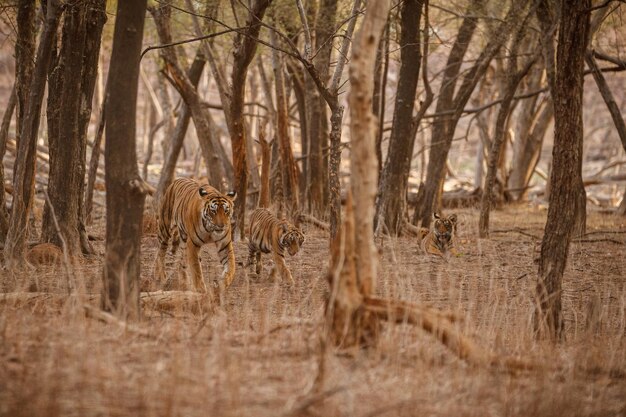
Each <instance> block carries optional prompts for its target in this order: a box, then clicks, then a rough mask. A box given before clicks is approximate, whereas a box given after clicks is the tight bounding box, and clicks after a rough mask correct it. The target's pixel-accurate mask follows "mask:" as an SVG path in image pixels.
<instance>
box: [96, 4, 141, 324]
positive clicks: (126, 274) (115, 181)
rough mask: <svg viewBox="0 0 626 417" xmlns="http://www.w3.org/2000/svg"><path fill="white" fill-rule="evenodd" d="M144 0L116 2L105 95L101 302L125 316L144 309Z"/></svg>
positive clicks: (130, 316) (136, 313)
mask: <svg viewBox="0 0 626 417" xmlns="http://www.w3.org/2000/svg"><path fill="white" fill-rule="evenodd" d="M146 3H147V0H137V1H133V2H126V1H121V2H118V4H117V14H116V21H115V30H114V34H113V51H112V53H111V64H110V67H109V80H108V89H107V98H106V100H107V103H108V109H107V122H106V135H107V137H106V146H105V152H104V162H105V168H106V177H105V181H106V188H107V193H106V206H107V225H106V256H105V261H104V270H103V274H102V278H103V288H102V291H103V296H102V308H103V309H104V310H108V311H112V312H113V313H114V314H115V315H117V316H119V317H122V318H138V317H139V314H140V309H139V283H140V279H139V277H140V273H141V264H140V260H141V231H142V230H141V229H142V228H141V225H142V222H143V205H144V200H145V187H144V186H143V180H142V179H141V177H140V176H139V169H138V167H137V155H136V150H135V147H136V144H135V134H136V120H135V118H136V108H137V89H138V81H139V64H140V62H139V56H140V53H141V43H142V40H143V26H144V21H145V13H146Z"/></svg>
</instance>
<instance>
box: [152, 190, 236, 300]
mask: <svg viewBox="0 0 626 417" xmlns="http://www.w3.org/2000/svg"><path fill="white" fill-rule="evenodd" d="M236 198H237V194H236V193H235V192H229V193H226V194H222V193H220V192H219V191H218V190H216V189H215V188H213V187H211V186H210V185H208V184H201V183H199V182H197V181H195V180H193V179H190V178H179V179H177V180H175V181H174V182H173V183H172V184H171V185H170V186H169V187H168V188H167V190H166V192H165V194H164V196H163V198H162V201H161V205H160V208H159V213H158V233H157V236H158V239H159V250H158V254H157V258H156V265H155V276H156V278H157V279H158V280H159V281H160V282H162V283H163V282H165V254H166V252H167V249H168V246H169V242H170V239H171V240H172V254H176V251H177V250H178V246H179V244H180V241H181V240H182V242H183V248H182V250H181V251H180V254H179V259H178V265H177V269H178V276H179V279H181V280H182V282H186V279H187V273H186V269H187V266H189V267H191V276H192V281H193V284H194V287H195V289H196V291H198V292H203V293H206V292H208V290H207V286H206V285H205V283H204V279H203V277H202V268H201V267H200V259H199V257H198V255H199V251H200V248H201V247H202V246H203V245H205V244H207V243H209V242H213V243H215V246H216V247H217V253H218V256H219V258H220V262H221V264H222V266H223V267H224V270H223V272H222V279H223V280H224V289H226V288H228V287H229V286H230V284H231V283H232V281H233V278H234V276H235V252H234V250H233V243H232V236H231V215H232V213H233V206H234V201H235V199H236ZM185 255H186V260H185V259H184V258H185Z"/></svg>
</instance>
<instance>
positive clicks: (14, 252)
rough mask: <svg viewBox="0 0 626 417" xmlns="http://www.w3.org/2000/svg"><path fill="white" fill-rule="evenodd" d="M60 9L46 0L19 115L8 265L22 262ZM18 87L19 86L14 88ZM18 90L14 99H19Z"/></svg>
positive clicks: (6, 252) (6, 249) (6, 250)
mask: <svg viewBox="0 0 626 417" xmlns="http://www.w3.org/2000/svg"><path fill="white" fill-rule="evenodd" d="M61 14H62V9H61V6H60V4H59V2H58V0H50V1H49V2H48V7H47V13H46V21H45V24H44V30H43V33H42V35H41V39H40V40H39V46H38V48H37V59H36V61H35V69H34V72H33V76H32V80H31V83H30V88H29V89H28V92H29V96H28V100H27V105H26V109H25V112H24V118H23V119H22V125H21V129H22V130H21V132H20V141H19V144H18V147H17V157H16V160H15V177H14V178H13V189H14V191H13V206H12V210H11V217H10V220H9V230H8V232H7V238H6V244H5V247H4V259H5V262H6V264H7V266H8V268H9V269H15V268H17V267H19V266H20V265H23V262H24V253H25V249H26V231H27V227H28V217H29V214H30V210H31V207H32V202H33V199H34V191H35V159H36V154H37V133H38V131H39V120H40V114H41V105H42V100H43V95H44V91H45V87H46V73H47V71H48V68H49V66H50V60H51V58H52V50H53V44H54V41H55V39H56V31H57V26H58V24H59V20H60V18H61ZM18 91H19V90H18ZM19 100H20V99H19V92H18V103H19Z"/></svg>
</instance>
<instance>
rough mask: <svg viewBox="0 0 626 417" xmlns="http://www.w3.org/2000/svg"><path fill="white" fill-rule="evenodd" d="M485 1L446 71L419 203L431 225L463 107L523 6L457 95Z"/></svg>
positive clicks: (501, 27)
mask: <svg viewBox="0 0 626 417" xmlns="http://www.w3.org/2000/svg"><path fill="white" fill-rule="evenodd" d="M481 4H482V0H477V1H475V2H472V3H471V4H470V5H469V6H468V7H469V8H468V12H467V13H466V17H465V18H464V19H463V23H462V24H461V28H460V29H459V34H458V36H457V39H456V41H455V42H454V45H453V46H452V49H451V51H450V55H449V56H448V62H447V65H446V69H445V71H444V76H443V80H442V88H441V91H440V94H439V99H438V100H437V107H436V109H437V110H436V113H439V114H441V116H438V117H437V118H435V120H434V122H433V130H432V138H431V148H430V153H429V162H428V171H427V174H426V183H425V186H424V198H423V200H422V203H421V206H420V207H418V210H419V214H420V216H419V217H420V219H421V222H422V226H423V227H428V226H429V225H430V221H431V219H432V213H433V211H435V210H437V209H438V208H439V207H440V205H441V203H440V199H441V193H442V191H443V182H444V180H445V173H446V169H445V167H446V161H447V158H448V153H449V151H450V147H451V146H452V140H453V138H454V131H455V129H456V126H457V123H458V121H459V119H460V117H461V114H462V112H463V108H464V107H465V104H467V101H468V100H469V98H470V96H471V94H472V91H473V90H474V88H475V86H476V84H477V83H478V81H479V80H480V78H481V77H482V75H483V74H484V73H485V71H486V70H487V68H488V67H489V63H490V62H491V60H492V59H493V57H494V56H495V55H496V54H497V53H498V51H499V50H500V48H501V47H502V45H503V43H504V42H505V41H506V39H508V35H509V33H510V32H511V30H512V29H513V27H514V26H515V25H516V23H517V20H518V19H519V11H520V10H521V7H522V6H523V5H519V4H517V3H513V4H512V5H511V8H510V9H509V11H508V12H507V15H506V17H505V18H504V20H503V21H502V22H501V23H500V24H498V26H497V27H496V28H494V29H493V31H492V33H491V35H490V38H489V41H488V43H487V45H486V46H485V47H484V49H483V50H482V52H481V53H480V55H479V56H478V58H477V59H476V63H475V64H474V65H473V66H472V67H471V68H469V69H468V70H467V72H466V74H465V76H464V77H463V82H462V84H461V86H460V87H459V89H458V92H457V94H456V95H454V91H455V88H456V79H457V78H458V76H459V72H460V68H461V63H462V60H463V57H464V55H465V52H466V50H467V47H468V44H469V41H470V40H471V38H472V35H473V33H474V30H475V28H476V24H477V18H476V8H477V7H480V6H481Z"/></svg>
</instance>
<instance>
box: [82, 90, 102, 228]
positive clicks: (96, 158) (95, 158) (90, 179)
mask: <svg viewBox="0 0 626 417" xmlns="http://www.w3.org/2000/svg"><path fill="white" fill-rule="evenodd" d="M107 85H108V81H107ZM107 89H108V87H106V86H105V87H104V94H105V97H104V98H103V99H102V104H101V105H100V111H99V112H98V124H97V128H96V135H95V137H94V140H93V147H92V148H91V158H90V160H89V171H88V172H87V187H86V190H85V203H84V205H83V210H84V214H83V219H85V223H86V224H90V223H91V212H92V209H93V190H94V187H95V185H96V177H97V175H98V165H100V154H101V152H102V138H103V137H104V126H105V122H106V104H107V101H106V91H107Z"/></svg>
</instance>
